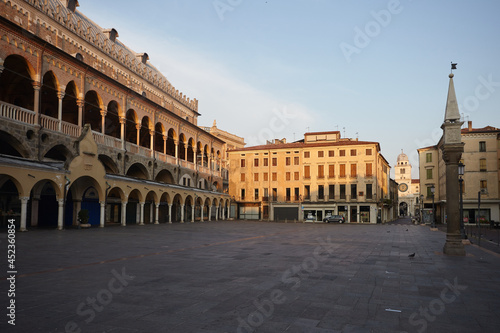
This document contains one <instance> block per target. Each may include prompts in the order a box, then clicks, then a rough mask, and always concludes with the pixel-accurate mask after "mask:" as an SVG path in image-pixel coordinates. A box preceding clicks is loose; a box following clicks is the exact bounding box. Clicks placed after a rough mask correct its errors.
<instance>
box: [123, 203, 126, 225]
mask: <svg viewBox="0 0 500 333" xmlns="http://www.w3.org/2000/svg"><path fill="white" fill-rule="evenodd" d="M125 226H127V202H126V201H122V227H125Z"/></svg>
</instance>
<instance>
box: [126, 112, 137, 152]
mask: <svg viewBox="0 0 500 333" xmlns="http://www.w3.org/2000/svg"><path fill="white" fill-rule="evenodd" d="M125 117H126V121H125V141H128V142H130V143H133V144H137V143H138V142H137V124H138V122H139V118H138V117H137V113H136V112H135V110H134V109H128V111H127V114H126V115H125Z"/></svg>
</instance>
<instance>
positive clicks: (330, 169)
mask: <svg viewBox="0 0 500 333" xmlns="http://www.w3.org/2000/svg"><path fill="white" fill-rule="evenodd" d="M328 177H330V178H334V177H335V165H334V164H330V165H329V166H328Z"/></svg>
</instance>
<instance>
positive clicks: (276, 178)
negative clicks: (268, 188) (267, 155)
mask: <svg viewBox="0 0 500 333" xmlns="http://www.w3.org/2000/svg"><path fill="white" fill-rule="evenodd" d="M272 176H273V182H276V181H278V173H276V172H273V175H272Z"/></svg>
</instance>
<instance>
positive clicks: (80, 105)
mask: <svg viewBox="0 0 500 333" xmlns="http://www.w3.org/2000/svg"><path fill="white" fill-rule="evenodd" d="M76 105H77V106H78V127H80V128H82V126H83V107H84V105H85V101H84V100H83V99H77V100H76Z"/></svg>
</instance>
